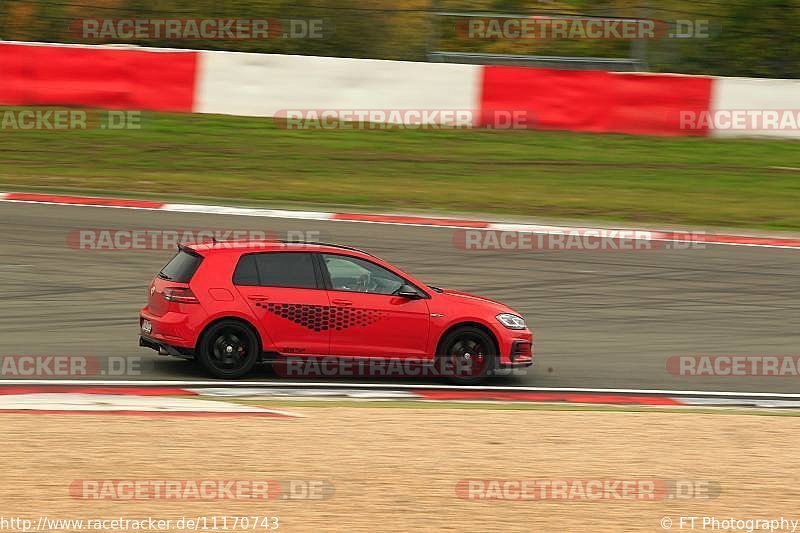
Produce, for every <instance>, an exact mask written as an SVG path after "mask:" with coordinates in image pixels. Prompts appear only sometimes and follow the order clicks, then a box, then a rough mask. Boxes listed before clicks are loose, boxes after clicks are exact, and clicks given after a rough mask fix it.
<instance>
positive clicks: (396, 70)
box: [0, 42, 800, 137]
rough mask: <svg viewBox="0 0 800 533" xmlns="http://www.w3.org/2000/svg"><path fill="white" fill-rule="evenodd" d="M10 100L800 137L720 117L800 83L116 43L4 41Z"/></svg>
mask: <svg viewBox="0 0 800 533" xmlns="http://www.w3.org/2000/svg"><path fill="white" fill-rule="evenodd" d="M0 105H75V106H86V107H100V108H111V109H149V110H156V111H179V112H196V113H220V114H230V115H243V116H263V117H266V116H276V115H278V116H280V113H281V112H286V111H287V110H471V111H473V112H474V116H475V121H476V122H478V123H479V124H480V125H483V126H486V125H488V124H492V123H493V121H494V120H496V117H497V116H498V113H507V112H515V111H520V112H523V113H524V114H525V116H526V117H527V118H528V119H529V120H526V121H525V123H524V126H523V127H528V128H535V129H545V130H570V131H581V132H614V133H628V134H643V135H668V136H722V137H746V136H753V135H770V136H776V137H800V125H798V127H794V128H793V127H791V126H792V125H791V123H788V124H784V123H782V124H781V125H780V127H777V128H769V129H758V128H753V127H749V128H740V127H719V125H718V124H715V122H716V119H717V115H720V116H722V118H723V120H722V122H723V125H724V124H729V123H730V122H731V120H730V116H729V115H730V114H731V113H730V112H732V111H735V110H739V111H745V112H756V113H758V112H763V111H766V110H773V111H779V112H782V113H783V115H782V116H784V118H786V115H787V112H789V113H788V114H789V115H791V114H792V113H791V112H792V111H794V115H795V116H797V110H800V81H795V80H769V79H747V78H714V77H708V76H684V75H675V74H641V73H612V72H598V71H568V70H552V69H534V68H524V67H503V66H477V65H453V64H442V63H415V62H404V61H380V60H367V59H347V58H332V57H313V56H288V55H272V54H249V53H238V52H219V51H191V50H165V49H156V48H122V47H112V46H80V45H52V44H35V43H11V42H0ZM726 114H727V115H728V117H727V121H726V120H724V119H725V116H726ZM788 118H791V117H788ZM734 126H736V124H734Z"/></svg>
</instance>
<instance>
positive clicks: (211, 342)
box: [198, 320, 259, 379]
mask: <svg viewBox="0 0 800 533" xmlns="http://www.w3.org/2000/svg"><path fill="white" fill-rule="evenodd" d="M198 348H199V349H198V359H199V360H200V364H202V365H203V367H204V368H205V369H206V370H207V371H208V372H210V373H211V374H212V375H213V376H214V377H218V378H223V379H236V378H240V377H242V376H244V375H245V374H247V373H248V372H250V370H252V368H253V365H255V364H256V361H257V360H258V355H259V354H258V352H259V344H258V339H257V338H256V335H255V334H254V333H253V332H252V331H251V330H250V328H248V327H247V326H246V325H244V324H242V323H241V322H238V321H236V320H223V321H222V322H218V323H216V324H214V325H213V326H212V327H211V328H209V330H208V331H206V332H205V333H204V334H203V337H202V338H201V339H200V343H199V347H198Z"/></svg>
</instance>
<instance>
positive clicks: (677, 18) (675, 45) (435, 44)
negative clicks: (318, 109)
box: [0, 0, 800, 78]
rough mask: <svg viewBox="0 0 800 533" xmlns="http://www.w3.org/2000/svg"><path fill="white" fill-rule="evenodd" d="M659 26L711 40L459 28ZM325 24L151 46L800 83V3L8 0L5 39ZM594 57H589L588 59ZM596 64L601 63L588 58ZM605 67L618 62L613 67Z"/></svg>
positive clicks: (3, 7)
mask: <svg viewBox="0 0 800 533" xmlns="http://www.w3.org/2000/svg"><path fill="white" fill-rule="evenodd" d="M486 14H493V15H510V16H528V15H533V16H535V15H539V16H552V17H558V16H570V17H572V16H575V17H586V18H592V17H602V18H606V19H607V18H616V17H619V18H625V19H655V20H658V21H663V23H664V24H667V25H669V27H670V28H671V29H672V30H674V31H675V32H676V33H678V34H680V33H685V32H688V31H689V29H690V28H691V25H692V24H696V23H698V22H699V21H700V23H701V25H702V27H703V28H706V27H707V31H708V37H707V38H704V39H703V40H702V44H701V45H698V40H697V39H694V38H685V39H680V38H676V39H652V40H640V41H633V42H631V41H625V40H592V39H558V40H539V39H521V40H506V39H497V40H494V41H492V40H486V41H484V40H465V39H460V38H458V36H457V35H456V32H455V30H454V27H455V25H454V23H453V22H454V19H455V20H458V19H464V20H466V19H468V18H469V17H474V16H479V15H486ZM165 16H169V17H180V18H201V17H212V18H223V17H224V18H237V17H246V18H254V17H263V18H273V17H274V18H280V19H288V18H293V19H308V18H321V19H323V20H324V26H325V29H326V32H327V33H326V38H324V39H271V40H250V41H247V40H240V41H219V40H207V41H204V40H202V39H198V40H192V41H190V42H187V41H185V40H174V41H170V40H166V39H165V40H161V41H153V40H151V39H148V40H147V41H146V42H141V43H137V42H136V40H135V39H134V40H130V39H127V40H125V42H128V43H133V44H142V45H147V46H165V47H175V48H187V47H191V48H196V49H208V50H239V51H247V52H265V53H280V54H302V55H320V56H339V57H358V58H379V59H397V60H411V61H425V60H431V61H453V62H460V63H463V62H477V63H508V62H509V61H510V59H509V57H508V56H526V57H524V58H523V59H517V60H516V62H520V61H521V62H526V63H531V64H539V65H540V64H546V65H556V66H562V65H566V66H569V67H570V68H603V69H606V70H609V69H611V70H642V71H653V72H679V73H688V74H710V75H720V76H753V77H771V78H794V77H798V74H800V40H798V39H797V35H798V34H800V2H798V1H797V0H731V1H725V0H700V1H696V0H662V1H655V0H599V1H592V0H583V1H581V0H573V1H558V0H552V1H550V0H540V1H538V2H535V1H527V2H526V1H522V0H496V1H484V0H474V1H471V2H463V1H461V2H458V1H448V0H396V1H388V0H384V1H376V0H359V1H356V0H313V1H310V2H289V1H281V0H4V1H3V2H0V37H2V38H3V39H6V40H22V41H43V42H83V43H109V42H114V41H113V40H94V41H91V40H86V39H78V38H77V36H76V35H75V34H74V32H71V31H70V29H69V27H70V23H71V22H72V21H74V20H76V19H81V18H86V17H100V18H108V19H118V18H154V17H165ZM587 58H589V59H587ZM592 58H593V59H592ZM609 59H610V60H611V61H609Z"/></svg>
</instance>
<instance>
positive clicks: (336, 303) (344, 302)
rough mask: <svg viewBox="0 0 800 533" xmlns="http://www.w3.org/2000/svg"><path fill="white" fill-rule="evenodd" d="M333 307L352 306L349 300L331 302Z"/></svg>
mask: <svg viewBox="0 0 800 533" xmlns="http://www.w3.org/2000/svg"><path fill="white" fill-rule="evenodd" d="M331 303H333V304H334V305H353V302H351V301H350V300H331Z"/></svg>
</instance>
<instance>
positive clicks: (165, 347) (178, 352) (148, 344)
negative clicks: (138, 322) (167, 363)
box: [139, 335, 194, 358]
mask: <svg viewBox="0 0 800 533" xmlns="http://www.w3.org/2000/svg"><path fill="white" fill-rule="evenodd" d="M139 346H140V347H142V348H150V349H151V350H155V351H157V352H158V354H159V355H172V356H174V357H184V358H192V357H193V356H194V351H193V350H192V349H190V348H181V347H179V346H170V345H169V344H164V343H162V342H158V341H157V340H155V339H153V338H151V337H148V336H147V335H139Z"/></svg>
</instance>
